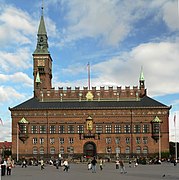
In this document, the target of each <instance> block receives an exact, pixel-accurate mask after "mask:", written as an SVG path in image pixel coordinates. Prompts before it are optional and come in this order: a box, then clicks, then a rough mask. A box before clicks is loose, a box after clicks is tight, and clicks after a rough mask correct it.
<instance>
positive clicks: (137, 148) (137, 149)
mask: <svg viewBox="0 0 179 180" xmlns="http://www.w3.org/2000/svg"><path fill="white" fill-rule="evenodd" d="M136 153H137V154H140V153H141V147H140V146H137V147H136Z"/></svg>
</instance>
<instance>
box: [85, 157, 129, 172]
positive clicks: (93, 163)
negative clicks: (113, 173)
mask: <svg viewBox="0 0 179 180" xmlns="http://www.w3.org/2000/svg"><path fill="white" fill-rule="evenodd" d="M97 163H98V162H97V160H96V158H95V157H94V158H93V159H92V160H91V161H89V162H88V170H92V173H96V166H97ZM103 166H104V160H103V159H102V158H100V159H99V169H100V170H101V171H102V170H103ZM119 168H120V172H121V174H123V173H124V174H126V173H127V171H126V168H125V166H124V162H123V160H121V159H117V160H116V169H119Z"/></svg>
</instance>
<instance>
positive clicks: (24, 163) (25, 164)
mask: <svg viewBox="0 0 179 180" xmlns="http://www.w3.org/2000/svg"><path fill="white" fill-rule="evenodd" d="M23 167H25V168H26V167H27V162H26V160H25V159H24V160H23V162H22V168H23Z"/></svg>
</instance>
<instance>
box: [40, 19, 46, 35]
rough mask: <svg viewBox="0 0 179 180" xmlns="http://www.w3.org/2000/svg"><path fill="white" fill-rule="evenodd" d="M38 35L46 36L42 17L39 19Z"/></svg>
mask: <svg viewBox="0 0 179 180" xmlns="http://www.w3.org/2000/svg"><path fill="white" fill-rule="evenodd" d="M38 34H39V35H42V34H47V32H46V28H45V22H44V18H43V16H41V19H40V25H39V30H38Z"/></svg>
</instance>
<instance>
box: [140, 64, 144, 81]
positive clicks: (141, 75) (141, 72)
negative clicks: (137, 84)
mask: <svg viewBox="0 0 179 180" xmlns="http://www.w3.org/2000/svg"><path fill="white" fill-rule="evenodd" d="M139 80H140V81H144V80H145V79H144V73H143V68H142V67H141V71H140V78H139Z"/></svg>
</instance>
